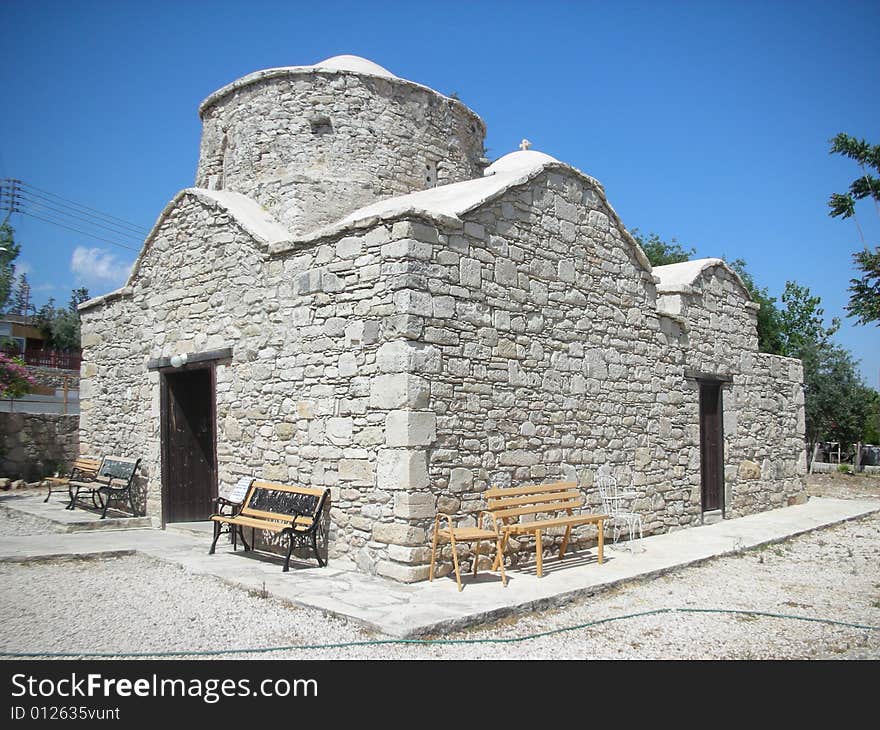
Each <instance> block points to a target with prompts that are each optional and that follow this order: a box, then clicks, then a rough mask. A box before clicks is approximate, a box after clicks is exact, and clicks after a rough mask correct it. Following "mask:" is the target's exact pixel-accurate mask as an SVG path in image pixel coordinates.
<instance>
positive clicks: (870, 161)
mask: <svg viewBox="0 0 880 730" xmlns="http://www.w3.org/2000/svg"><path fill="white" fill-rule="evenodd" d="M830 154H832V155H834V154H839V155H843V156H844V157H849V158H850V159H851V160H855V161H856V162H857V163H858V164H859V166H860V167H861V168H862V175H861V176H859V177H857V178H856V179H855V180H853V181H852V183H850V186H849V192H847V193H832V195H831V197H830V198H829V200H828V207H829V208H831V211H830V212H829V215H830V216H831V217H832V218H837V217H840V218H850V217H853V216H855V213H856V201H858V200H864V199H865V198H872V199H873V200H874V205H875V206H877V210H878V213H880V178H878V177H875V173H880V145H872V144H869V143H868V142H866V141H865V140H864V139H856V138H855V137H850V136H849V135H848V134H845V133H843V132H841V133H840V134H838V135H837V136H836V137H834V138H832V139H831V150H830ZM856 225H858V221H857V222H856ZM859 235H860V236H861V228H859ZM863 242H864V239H863ZM853 260H854V261H855V264H856V268H857V269H858V270H859V271H861V272H862V276H861V277H860V278H858V279H850V287H849V291H850V298H849V304H848V305H847V306H846V311H847V314H848V316H850V317H855V318H856V322H857V324H861V325H866V324H868V323H869V322H877V323H878V325H880V246H875V247H874V250H873V251H871V249H870V248H868V247H867V246H866V247H865V248H864V250H862V251H859V252H857V253H855V254H853Z"/></svg>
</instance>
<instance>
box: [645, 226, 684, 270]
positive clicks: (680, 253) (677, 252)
mask: <svg viewBox="0 0 880 730" xmlns="http://www.w3.org/2000/svg"><path fill="white" fill-rule="evenodd" d="M630 233H631V235H632V237H633V238H634V239H636V242H637V243H638V244H639V246H641V247H642V251H644V252H645V256H647V257H648V261H650V262H651V266H666V265H667V264H680V263H681V262H682V261H688V260H689V259H690V258H691V256H693V255H694V254H695V253H696V252H697V251H696V249H693V248H691V249H687V250H685V249H683V248H682V247H681V245H680V244H679V243H678V241H677V240H676V239H675V238H673V239H672V241H671V242H669V243H667V242H666V241H664V240H662V239H661V238H660V236H658V235H657V234H656V233H649V234H648V235H647V237H645V236H644V235H642V233H641V232H640V231H639V229H638V228H633V229H632V231H630Z"/></svg>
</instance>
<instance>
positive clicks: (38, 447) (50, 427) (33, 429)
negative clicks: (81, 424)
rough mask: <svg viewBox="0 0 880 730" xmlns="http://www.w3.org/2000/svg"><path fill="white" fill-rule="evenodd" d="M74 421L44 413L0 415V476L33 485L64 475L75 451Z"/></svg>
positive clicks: (76, 448) (76, 442) (75, 430)
mask: <svg viewBox="0 0 880 730" xmlns="http://www.w3.org/2000/svg"><path fill="white" fill-rule="evenodd" d="M77 425H78V419H77V417H76V416H66V415H58V414H48V413H0V475H2V476H4V477H9V478H12V479H25V480H26V481H35V480H37V479H42V478H43V477H45V476H50V475H51V474H53V473H54V472H55V471H56V470H57V471H62V472H63V471H65V470H66V469H67V468H68V467H70V465H71V464H72V463H73V460H74V459H75V458H76V457H77V455H78V453H79V451H78V447H79V438H78V436H79V434H78V432H77Z"/></svg>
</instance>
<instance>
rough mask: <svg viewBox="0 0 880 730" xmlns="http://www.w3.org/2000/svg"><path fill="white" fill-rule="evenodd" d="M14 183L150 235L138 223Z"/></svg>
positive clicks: (24, 183) (24, 184) (22, 183)
mask: <svg viewBox="0 0 880 730" xmlns="http://www.w3.org/2000/svg"><path fill="white" fill-rule="evenodd" d="M13 182H18V184H19V185H20V186H22V187H24V188H30V189H31V191H36V192H34V193H32V194H36V193H43V195H48V196H50V197H51V198H56V199H57V200H60V201H63V202H64V203H68V204H69V205H72V206H75V207H77V208H82V209H84V210H87V211H89V212H90V213H93V214H95V215H97V216H100V217H101V218H105V219H109V220H114V221H118V222H119V223H124V224H125V225H126V226H128V227H130V228H134V229H136V230H137V231H142V232H143V233H145V234H146V233H148V232H149V230H150V229H149V228H146V227H144V226H142V225H139V224H137V223H132V222H131V221H127V220H125V219H124V218H119V217H117V216H115V215H110V214H109V213H103V212H102V211H100V210H96V209H95V208H90V207H89V206H87V205H83V204H82V203H77V202H75V201H73V200H70V199H68V198H65V197H62V196H61V195H56V194H55V193H50V192H49V191H48V190H43V189H42V188H38V187H37V186H36V185H31V184H30V183H28V182H24V181H23V180H15V181H13ZM40 197H43V196H40Z"/></svg>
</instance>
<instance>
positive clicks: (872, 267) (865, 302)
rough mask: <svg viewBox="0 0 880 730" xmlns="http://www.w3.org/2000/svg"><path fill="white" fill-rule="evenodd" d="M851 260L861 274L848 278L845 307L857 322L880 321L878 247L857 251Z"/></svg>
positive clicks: (879, 250)
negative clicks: (857, 276)
mask: <svg viewBox="0 0 880 730" xmlns="http://www.w3.org/2000/svg"><path fill="white" fill-rule="evenodd" d="M853 260H854V261H855V264H856V268H857V269H859V270H860V271H862V272H863V275H862V278H861V279H850V280H849V291H850V296H849V304H847V305H846V307H845V309H846V311H847V313H848V315H849V316H850V317H855V318H856V323H857V324H868V323H869V322H878V323H880V247H877V248H875V249H874V250H873V251H870V250H869V249H867V248H865V249H864V250H862V251H857V252H856V253H854V254H853Z"/></svg>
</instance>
